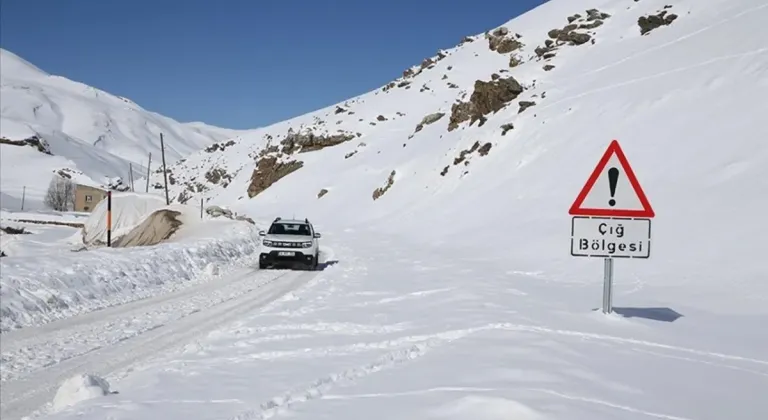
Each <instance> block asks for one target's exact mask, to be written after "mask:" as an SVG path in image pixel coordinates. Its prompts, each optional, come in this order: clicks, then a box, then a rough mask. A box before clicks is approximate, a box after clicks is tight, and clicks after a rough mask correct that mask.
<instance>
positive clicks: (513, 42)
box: [486, 26, 523, 54]
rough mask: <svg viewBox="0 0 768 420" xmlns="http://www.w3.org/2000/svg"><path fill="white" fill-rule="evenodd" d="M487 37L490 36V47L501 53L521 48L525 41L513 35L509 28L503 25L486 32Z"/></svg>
mask: <svg viewBox="0 0 768 420" xmlns="http://www.w3.org/2000/svg"><path fill="white" fill-rule="evenodd" d="M486 38H488V48H490V49H491V51H496V52H497V53H499V54H508V53H511V52H512V51H516V50H519V49H520V48H521V47H522V46H523V43H522V42H520V41H518V40H517V39H516V38H515V37H513V36H512V35H511V34H510V33H509V30H508V29H507V28H505V27H503V26H502V27H501V28H498V29H496V30H495V31H493V32H491V33H489V34H486ZM518 38H519V36H518Z"/></svg>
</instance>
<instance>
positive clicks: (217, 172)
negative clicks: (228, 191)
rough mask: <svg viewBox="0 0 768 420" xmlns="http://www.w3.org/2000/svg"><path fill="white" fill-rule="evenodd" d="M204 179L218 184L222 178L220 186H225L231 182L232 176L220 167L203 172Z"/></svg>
mask: <svg viewBox="0 0 768 420" xmlns="http://www.w3.org/2000/svg"><path fill="white" fill-rule="evenodd" d="M205 179H206V180H207V181H208V182H210V183H211V184H218V183H219V182H221V181H222V180H224V182H222V183H221V186H222V187H224V188H226V187H227V185H229V183H230V182H232V176H231V175H230V174H228V173H227V171H226V170H224V169H221V168H214V169H211V170H209V171H208V172H206V173H205Z"/></svg>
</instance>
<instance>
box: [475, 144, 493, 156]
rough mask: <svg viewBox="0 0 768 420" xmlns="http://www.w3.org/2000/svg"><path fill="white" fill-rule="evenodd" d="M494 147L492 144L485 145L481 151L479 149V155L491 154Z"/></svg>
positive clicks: (481, 147)
mask: <svg viewBox="0 0 768 420" xmlns="http://www.w3.org/2000/svg"><path fill="white" fill-rule="evenodd" d="M492 146H493V145H492V144H491V143H485V144H484V145H482V146H480V148H479V149H477V153H478V154H479V155H480V156H485V155H487V154H488V152H490V151H491V147H492Z"/></svg>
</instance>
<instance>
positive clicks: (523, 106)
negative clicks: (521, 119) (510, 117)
mask: <svg viewBox="0 0 768 420" xmlns="http://www.w3.org/2000/svg"><path fill="white" fill-rule="evenodd" d="M534 105H536V102H533V101H520V109H518V111H517V113H518V114H520V113H522V112H523V111H525V110H526V109H528V108H530V107H532V106H534Z"/></svg>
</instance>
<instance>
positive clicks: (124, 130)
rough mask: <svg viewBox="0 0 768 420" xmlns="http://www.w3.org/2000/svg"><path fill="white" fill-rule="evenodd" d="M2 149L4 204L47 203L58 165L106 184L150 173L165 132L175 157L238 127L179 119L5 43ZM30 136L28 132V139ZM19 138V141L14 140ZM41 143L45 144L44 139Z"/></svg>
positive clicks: (0, 57)
mask: <svg viewBox="0 0 768 420" xmlns="http://www.w3.org/2000/svg"><path fill="white" fill-rule="evenodd" d="M0 83H1V84H2V87H0V96H1V97H2V101H1V102H0V106H1V107H2V109H1V112H0V137H2V138H3V139H4V140H3V143H2V144H0V156H1V157H2V162H1V163H2V165H1V166H2V174H1V176H0V182H1V183H2V184H0V186H1V187H2V188H1V189H2V207H4V208H12V209H14V210H18V208H19V204H20V203H19V201H20V199H21V197H22V193H23V188H24V187H26V194H25V195H26V197H25V201H26V203H25V206H26V208H28V209H29V208H35V207H39V206H40V202H41V201H42V197H43V194H44V193H45V190H46V188H47V186H48V183H49V182H50V180H51V177H52V176H53V174H54V173H55V172H58V171H60V170H65V172H66V173H67V174H68V175H70V176H71V177H72V178H74V179H75V180H76V181H78V182H82V183H86V184H96V185H99V184H103V183H105V181H106V180H105V177H109V178H114V177H118V176H119V177H122V178H123V180H125V181H127V180H128V178H129V163H131V164H133V171H134V174H133V177H134V179H135V178H139V177H141V176H142V174H146V166H147V162H148V157H149V153H152V160H153V162H152V167H153V168H156V167H158V166H159V162H160V133H163V136H164V141H165V147H166V160H167V161H170V162H175V161H177V160H179V159H181V158H183V157H184V156H186V155H188V154H190V153H192V152H194V151H197V150H199V149H201V148H203V147H205V146H207V145H209V144H211V143H214V142H216V141H220V140H223V139H226V138H229V137H234V136H236V135H237V134H238V132H237V131H235V130H229V129H223V128H218V127H213V126H208V125H205V124H202V123H198V122H196V123H188V124H185V123H179V122H177V121H174V120H172V119H170V118H168V117H164V116H162V115H159V114H157V113H154V112H150V111H147V110H145V109H143V108H141V107H140V106H139V105H137V104H135V103H133V102H132V101H131V100H129V99H127V98H123V97H118V96H115V95H112V94H109V93H107V92H104V91H102V90H99V89H97V88H94V87H91V86H88V85H85V84H83V83H79V82H75V81H72V80H69V79H66V78H64V77H61V76H55V75H51V74H48V73H46V72H44V71H43V70H40V69H39V68H37V67H35V66H34V65H33V64H30V63H29V62H27V61H25V60H24V59H22V58H21V57H19V56H17V55H15V54H14V53H12V52H10V51H7V50H4V49H0ZM28 139H29V141H28V142H26V143H27V144H24V143H25V142H24V141H25V140H28ZM14 143H15V144H14ZM38 145H39V146H38Z"/></svg>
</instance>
